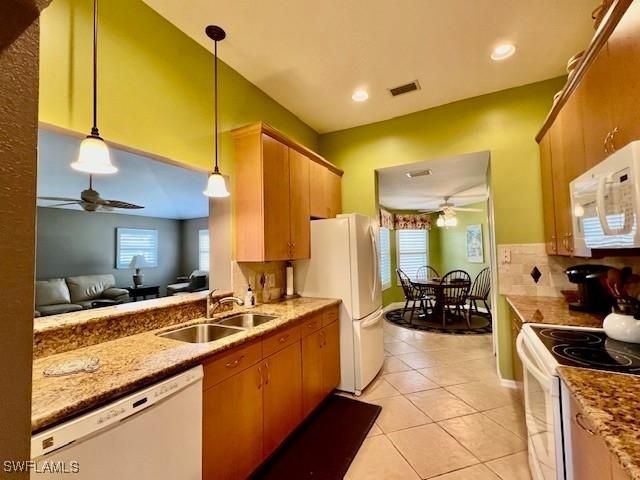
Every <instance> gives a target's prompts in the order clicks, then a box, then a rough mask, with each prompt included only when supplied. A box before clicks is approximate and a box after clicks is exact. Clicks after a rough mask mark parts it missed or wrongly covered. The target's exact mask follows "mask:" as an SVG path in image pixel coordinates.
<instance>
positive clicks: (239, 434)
mask: <svg viewBox="0 0 640 480" xmlns="http://www.w3.org/2000/svg"><path fill="white" fill-rule="evenodd" d="M259 365H261V364H258V365H254V366H253V367H250V368H248V369H246V370H244V371H243V372H241V373H238V374H237V375H234V376H232V377H230V378H228V379H227V380H225V381H223V382H221V383H219V384H218V385H216V386H214V387H211V388H209V389H207V390H205V391H204V394H203V412H202V413H203V425H202V434H203V442H202V456H203V478H225V479H236V478H237V479H244V478H247V476H249V474H250V473H251V472H252V471H253V470H255V468H256V467H257V466H258V465H259V464H260V462H261V461H262V431H263V430H262V378H261V376H260V367H259Z"/></svg>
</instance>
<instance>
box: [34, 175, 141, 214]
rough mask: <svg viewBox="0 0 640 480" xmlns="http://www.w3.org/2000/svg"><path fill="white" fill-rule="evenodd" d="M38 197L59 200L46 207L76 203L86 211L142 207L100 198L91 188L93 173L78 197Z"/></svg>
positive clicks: (109, 210)
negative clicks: (86, 187)
mask: <svg viewBox="0 0 640 480" xmlns="http://www.w3.org/2000/svg"><path fill="white" fill-rule="evenodd" d="M38 199H39V200H51V201H55V202H61V203H56V204H54V205H47V206H48V207H63V206H66V205H74V204H76V205H80V207H82V209H83V210H85V211H87V212H96V211H105V212H111V211H113V209H114V208H123V209H128V210H134V209H140V208H144V207H143V206H140V205H135V204H133V203H129V202H123V201H121V200H105V199H103V198H101V197H100V194H99V193H98V192H97V191H96V190H94V189H93V175H89V188H88V189H87V190H83V191H82V192H80V198H79V199H77V198H66V197H38Z"/></svg>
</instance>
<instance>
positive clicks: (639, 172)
mask: <svg viewBox="0 0 640 480" xmlns="http://www.w3.org/2000/svg"><path fill="white" fill-rule="evenodd" d="M570 191H571V209H572V212H573V215H572V218H573V236H574V254H575V255H577V256H584V257H590V256H591V249H617V248H640V232H638V215H639V214H640V141H635V142H631V143H630V144H628V145H627V146H625V147H624V148H622V149H620V150H618V151H617V152H615V153H613V154H612V155H610V156H609V157H607V158H606V159H605V160H603V161H602V162H600V163H599V164H598V165H596V166H595V167H593V168H591V169H590V170H588V171H587V172H585V173H584V174H582V175H580V176H579V177H578V178H576V179H575V180H573V181H572V182H571V183H570Z"/></svg>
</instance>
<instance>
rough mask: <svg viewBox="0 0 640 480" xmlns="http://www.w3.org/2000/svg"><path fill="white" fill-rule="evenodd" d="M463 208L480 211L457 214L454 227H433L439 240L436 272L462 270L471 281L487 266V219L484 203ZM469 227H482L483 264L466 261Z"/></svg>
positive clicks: (485, 204)
mask: <svg viewBox="0 0 640 480" xmlns="http://www.w3.org/2000/svg"><path fill="white" fill-rule="evenodd" d="M465 207H468V208H478V209H481V210H482V211H481V212H457V213H456V218H457V219H458V225H457V226H456V227H453V228H438V227H434V230H436V233H435V234H436V235H437V236H438V237H439V240H440V242H439V245H440V249H439V252H438V254H439V261H440V269H438V271H439V272H440V273H441V274H443V275H444V274H445V273H446V272H449V271H451V270H458V269H460V270H464V271H465V272H467V273H469V275H470V276H471V279H472V280H473V279H474V278H476V275H478V273H480V270H482V269H483V268H486V267H488V266H489V258H490V257H489V221H488V220H489V217H488V216H487V203H486V202H480V203H476V204H473V205H465ZM434 224H435V222H434ZM469 225H482V245H483V249H484V262H483V263H471V262H469V261H468V260H467V226H469Z"/></svg>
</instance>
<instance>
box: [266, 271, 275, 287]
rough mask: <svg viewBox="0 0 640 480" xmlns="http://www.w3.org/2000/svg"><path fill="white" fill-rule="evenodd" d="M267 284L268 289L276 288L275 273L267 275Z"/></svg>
mask: <svg viewBox="0 0 640 480" xmlns="http://www.w3.org/2000/svg"><path fill="white" fill-rule="evenodd" d="M267 282H268V284H269V287H271V288H273V287H275V286H276V274H275V273H269V274H268V275H267Z"/></svg>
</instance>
